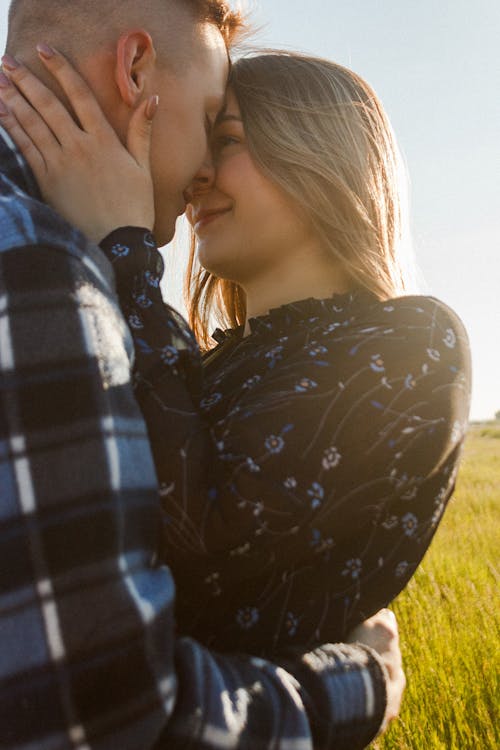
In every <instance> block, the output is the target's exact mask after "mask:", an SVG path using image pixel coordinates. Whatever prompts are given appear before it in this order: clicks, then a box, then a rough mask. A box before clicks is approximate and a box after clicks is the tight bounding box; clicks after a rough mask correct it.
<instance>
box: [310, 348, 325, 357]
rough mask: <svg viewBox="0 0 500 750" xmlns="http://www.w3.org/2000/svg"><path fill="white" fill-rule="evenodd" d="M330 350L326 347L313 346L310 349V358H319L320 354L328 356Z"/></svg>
mask: <svg viewBox="0 0 500 750" xmlns="http://www.w3.org/2000/svg"><path fill="white" fill-rule="evenodd" d="M327 353H328V349H327V348H326V346H312V347H311V348H310V349H309V356H310V357H319V355H320V354H327Z"/></svg>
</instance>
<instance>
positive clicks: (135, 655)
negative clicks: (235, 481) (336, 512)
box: [0, 245, 385, 750]
mask: <svg viewBox="0 0 500 750" xmlns="http://www.w3.org/2000/svg"><path fill="white" fill-rule="evenodd" d="M87 250H88V249H87ZM108 271H109V269H107V266H106V264H105V263H104V262H103V261H101V263H99V254H98V253H97V251H92V252H87V254H86V255H85V256H83V255H82V257H78V254H77V253H75V254H73V255H72V254H70V253H69V252H66V251H64V250H63V249H61V248H56V247H50V246H45V247H43V246H40V245H38V246H35V247H29V246H26V247H19V248H16V249H12V250H9V251H7V252H3V253H1V254H0V300H1V301H2V307H1V310H0V343H1V358H0V375H1V381H0V382H1V402H0V430H1V433H0V434H1V438H0V439H1V442H0V446H1V453H0V475H1V488H2V489H1V509H0V513H1V525H0V556H1V562H0V571H1V574H0V576H1V577H0V643H1V644H2V646H1V648H2V659H1V660H0V670H1V673H0V677H1V680H0V684H1V688H0V726H1V727H2V741H3V742H4V743H5V747H6V748H9V750H14V749H15V750H17V749H18V748H22V747H23V748H24V747H26V746H28V745H29V743H32V744H34V745H36V747H38V748H46V749H47V750H53V749H55V748H58V750H59V749H64V748H74V747H78V748H82V749H83V748H85V747H88V748H92V750H94V748H99V749H102V750H104V749H106V750H116V748H117V747H120V750H128V748H130V749H131V750H132V749H133V750H136V749H137V750H139V749H141V750H142V749H144V750H146V749H147V748H150V747H152V746H153V745H154V743H155V741H156V740H157V738H158V737H159V736H160V733H161V732H162V730H163V735H162V738H163V739H162V742H164V744H163V745H161V744H160V746H164V747H168V748H172V747H183V746H187V745H189V746H191V747H193V746H194V747H197V748H198V747H199V748H203V747H207V748H213V749H214V750H218V749H219V748H233V747H234V748H237V747H238V748H241V747H249V748H252V750H257V749H258V748H259V747H266V748H267V747H269V745H270V743H272V744H273V746H274V747H286V746H288V741H289V740H291V739H293V740H294V741H297V743H298V744H297V745H296V746H297V747H303V748H304V750H309V749H310V748H312V747H313V735H314V732H315V731H319V730H318V729H317V728H316V729H315V728H313V727H312V726H311V722H312V723H315V722H317V721H318V717H321V721H319V723H318V724H317V726H318V727H320V726H321V725H322V726H324V725H325V717H327V718H326V721H327V724H328V727H329V729H328V733H327V734H325V735H324V736H325V737H326V738H327V740H325V743H321V744H317V747H329V746H332V747H341V745H339V744H338V743H337V740H336V734H335V733H336V732H337V731H340V730H342V732H343V733H344V734H345V735H346V736H347V734H349V737H350V741H349V745H348V746H349V747H351V748H352V747H362V746H363V744H365V742H366V741H367V738H368V739H371V736H373V735H374V734H375V733H376V731H377V729H378V727H379V726H380V724H381V721H382V717H383V714H384V710H385V686H384V672H383V669H382V667H381V665H380V663H379V661H378V660H377V658H376V657H375V656H374V655H373V654H372V653H370V652H369V651H368V650H364V649H363V648H361V647H357V646H352V647H350V648H349V649H347V650H345V649H341V648H338V649H335V648H334V647H332V648H331V649H325V650H323V652H322V653H323V654H324V656H321V657H320V658H319V661H318V657H317V656H310V657H301V658H299V657H296V658H294V659H293V660H290V661H289V662H288V663H287V665H286V667H287V669H288V670H289V671H288V672H287V671H285V669H283V668H280V667H277V666H273V665H271V664H267V663H264V662H256V661H253V660H252V659H251V658H249V657H236V656H234V657H229V656H227V657H221V656H218V655H216V654H211V653H209V652H208V651H206V650H205V649H203V648H201V647H200V646H198V645H197V644H195V643H193V642H191V641H188V640H180V641H178V642H177V644H176V645H175V650H174V635H173V632H174V626H173V612H172V605H173V585H172V581H171V578H170V574H169V572H168V570H167V569H165V568H156V569H155V568H154V567H152V565H151V561H152V559H153V556H154V552H155V547H156V539H157V537H156V534H157V520H158V517H157V488H156V480H155V475H154V470H153V465H152V461H151V456H150V451H149V446H148V443H147V438H146V431H145V427H144V423H143V421H142V419H141V417H140V414H139V411H138V407H137V406H136V403H135V401H134V398H133V394H132V388H131V386H130V383H129V370H130V351H131V348H130V346H131V345H130V340H129V336H128V332H127V329H126V326H125V323H124V321H123V319H122V317H121V315H120V313H119V312H118V308H117V307H116V304H115V300H114V297H113V295H112V293H111V291H110V286H109V277H107V276H106V274H107V273H108ZM174 660H175V661H174ZM294 671H295V672H296V674H297V677H299V679H301V680H302V681H303V684H302V685H300V684H299V683H298V682H297V681H296V680H295V679H294V678H293V677H292V676H291V674H290V673H291V672H294ZM177 685H178V686H179V688H178V690H177V689H176V688H177ZM367 686H368V687H367ZM174 706H175V710H174ZM353 707H356V708H353ZM172 711H174V712H173V714H172ZM169 717H170V721H169V722H168V719H169ZM167 722H168V723H167ZM321 731H323V730H321ZM369 735H370V736H369ZM318 736H319V735H318ZM321 736H323V734H322V735H321ZM336 743H337V744H336Z"/></svg>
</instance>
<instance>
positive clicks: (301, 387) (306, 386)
mask: <svg viewBox="0 0 500 750" xmlns="http://www.w3.org/2000/svg"><path fill="white" fill-rule="evenodd" d="M317 387H318V384H317V383H315V382H314V380H311V379H310V378H302V380H300V381H299V382H298V383H297V385H296V386H295V390H296V391H297V393H306V392H307V391H311V390H313V389H314V388H317Z"/></svg>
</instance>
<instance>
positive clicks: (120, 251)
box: [111, 244, 130, 258]
mask: <svg viewBox="0 0 500 750" xmlns="http://www.w3.org/2000/svg"><path fill="white" fill-rule="evenodd" d="M111 252H112V253H113V255H116V257H117V258H126V257H127V255H128V254H129V253H130V248H129V247H127V245H120V244H116V245H113V247H112V248H111Z"/></svg>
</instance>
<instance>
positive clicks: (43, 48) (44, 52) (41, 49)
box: [36, 42, 56, 60]
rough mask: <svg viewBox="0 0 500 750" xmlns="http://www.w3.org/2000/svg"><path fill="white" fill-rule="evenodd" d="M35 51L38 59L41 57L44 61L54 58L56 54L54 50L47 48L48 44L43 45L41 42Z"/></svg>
mask: <svg viewBox="0 0 500 750" xmlns="http://www.w3.org/2000/svg"><path fill="white" fill-rule="evenodd" d="M36 50H37V52H38V54H39V55H40V57H43V58H44V59H45V60H50V59H51V57H54V55H55V54H56V52H55V50H54V49H52V47H49V45H48V44H44V43H43V42H39V43H38V44H37V45H36Z"/></svg>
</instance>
